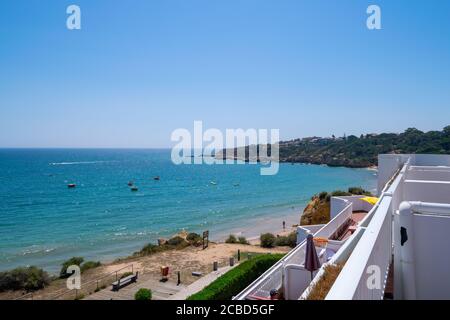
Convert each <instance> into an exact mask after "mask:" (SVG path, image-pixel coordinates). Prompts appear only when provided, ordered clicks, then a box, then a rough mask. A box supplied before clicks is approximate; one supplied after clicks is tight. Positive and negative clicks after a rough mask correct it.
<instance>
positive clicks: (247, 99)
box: [0, 0, 450, 147]
mask: <svg viewBox="0 0 450 320" xmlns="http://www.w3.org/2000/svg"><path fill="white" fill-rule="evenodd" d="M70 4H77V5H79V6H80V7H81V12H82V29H81V30H75V31H69V30H68V29H67V28H66V18H67V14H66V7H67V6H68V5H70ZM369 4H378V5H379V6H380V7H381V10H382V30H375V31H370V30H368V29H367V28H366V18H367V14H366V8H367V6H368V5H369ZM449 16H450V1H446V0H440V1H439V0H436V1H399V0H398V1H379V0H372V1H362V0H354V1H344V0H342V1H330V0H326V1H325V0H319V1H318V0H314V1H313V0H308V1H300V0H292V1H291V0H277V1H275V0H264V1H261V0H239V1H238V0H214V1H212V0H179V1H174V0H147V1H144V0H142V1H137V0H134V1H133V0H132V1H107V0H95V1H92V0H89V1H87V0H86V1H84V0H83V1H82V0H72V1H63V0H60V1H57V0H53V1H51V0H46V1H44V0H40V1H38V0H27V1H23V0H14V1H13V0H5V1H1V2H0V147H170V146H171V145H172V144H173V143H172V142H171V141H170V134H171V132H172V131H173V130H174V129H177V128H188V129H191V128H192V126H193V121H194V120H202V121H203V122H204V126H205V127H206V128H219V129H225V128H256V129H258V128H268V129H270V128H279V129H280V135H281V138H282V139H290V138H297V137H303V136H311V135H319V136H329V135H331V134H335V135H342V134H344V133H346V134H347V135H348V134H357V135H359V134H360V133H368V132H384V131H387V132H401V131H403V130H404V129H405V128H407V127H412V126H414V127H417V128H419V129H421V130H434V129H436V130H440V129H442V127H444V126H445V125H449V124H450V17H449Z"/></svg>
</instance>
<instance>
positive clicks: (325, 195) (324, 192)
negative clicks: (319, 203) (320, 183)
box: [319, 191, 328, 200]
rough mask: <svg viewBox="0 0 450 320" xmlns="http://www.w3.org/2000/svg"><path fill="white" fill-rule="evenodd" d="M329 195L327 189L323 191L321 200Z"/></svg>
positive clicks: (320, 195)
mask: <svg viewBox="0 0 450 320" xmlns="http://www.w3.org/2000/svg"><path fill="white" fill-rule="evenodd" d="M327 196H328V192H326V191H322V192H321V193H319V199H320V200H325V199H326V197H327Z"/></svg>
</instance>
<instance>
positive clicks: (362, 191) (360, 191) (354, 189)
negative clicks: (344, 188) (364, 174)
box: [348, 187, 372, 196]
mask: <svg viewBox="0 0 450 320" xmlns="http://www.w3.org/2000/svg"><path fill="white" fill-rule="evenodd" d="M348 192H350V193H351V194H355V195H365V196H371V195H372V193H371V192H370V191H367V190H365V189H363V188H361V187H350V188H348Z"/></svg>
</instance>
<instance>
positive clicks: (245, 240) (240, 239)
mask: <svg viewBox="0 0 450 320" xmlns="http://www.w3.org/2000/svg"><path fill="white" fill-rule="evenodd" d="M238 242H239V243H240V244H250V242H248V241H247V239H246V238H245V237H239V238H238Z"/></svg>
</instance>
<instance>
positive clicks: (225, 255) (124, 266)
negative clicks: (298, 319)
mask: <svg viewBox="0 0 450 320" xmlns="http://www.w3.org/2000/svg"><path fill="white" fill-rule="evenodd" d="M299 216H300V214H297V216H296V217H294V216H287V217H284V218H283V217H281V216H280V217H277V218H269V219H266V220H265V221H263V220H262V221H260V222H259V223H256V224H253V225H252V226H250V227H246V228H242V229H241V230H237V229H236V230H230V233H229V234H235V235H236V236H246V238H247V240H248V241H249V243H250V244H248V245H243V244H228V243H225V242H224V241H225V238H223V239H222V240H220V241H216V242H210V243H209V246H208V248H206V249H204V250H203V248H202V247H201V246H200V247H194V246H189V247H186V248H184V249H180V250H177V249H174V250H167V251H163V252H159V253H155V254H152V255H148V256H138V257H133V256H130V257H126V258H122V259H117V260H116V261H113V262H109V263H104V264H103V265H102V266H100V267H98V268H95V269H92V270H88V271H86V272H85V273H83V274H82V290H83V296H87V295H89V294H92V293H94V291H95V287H96V282H97V281H99V279H100V283H101V287H102V288H104V289H103V290H110V284H111V283H112V282H113V281H114V279H115V277H116V276H118V277H120V276H121V275H122V274H124V273H128V272H131V271H133V272H138V273H139V278H140V279H142V281H144V280H148V279H154V280H156V281H157V280H159V279H160V277H161V273H160V272H161V271H160V268H161V267H162V266H168V267H169V269H170V273H169V281H170V282H173V283H176V281H177V277H178V275H177V273H178V271H179V272H180V276H181V282H182V284H184V285H189V284H191V283H193V282H194V281H196V280H198V279H199V277H197V276H193V275H192V273H193V272H199V273H201V275H202V276H204V275H206V274H208V273H210V272H212V271H213V263H214V262H217V263H218V265H219V267H223V266H226V265H228V264H229V259H230V258H231V257H235V258H236V261H237V252H238V250H239V251H240V252H241V257H242V259H243V260H245V259H247V258H248V257H249V256H251V255H254V254H261V253H287V252H288V251H289V250H290V248H289V247H275V248H262V247H260V245H259V235H260V234H262V233H266V232H271V233H273V234H274V235H276V236H277V235H279V236H281V235H287V234H289V233H290V232H293V231H295V227H294V226H293V225H295V224H296V223H294V222H297V220H298V219H299ZM283 220H284V221H286V228H285V229H284V230H283V228H282V222H283ZM184 234H186V233H184ZM130 254H131V253H130ZM116 273H117V275H116ZM83 284H86V285H85V286H84V287H83ZM83 288H86V289H83ZM66 291H67V289H66V280H65V279H56V280H54V281H52V282H51V284H50V285H49V286H48V287H46V288H45V289H42V290H39V291H37V292H35V293H33V299H53V298H54V297H55V296H57V295H58V294H60V293H63V294H62V296H61V297H59V298H58V299H66V298H69V299H70V298H71V297H72V294H71V293H67V294H64V292H66ZM23 294H25V292H19V291H16V292H3V293H0V299H16V298H19V297H20V296H22V295H23ZM72 298H73V297H72Z"/></svg>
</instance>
